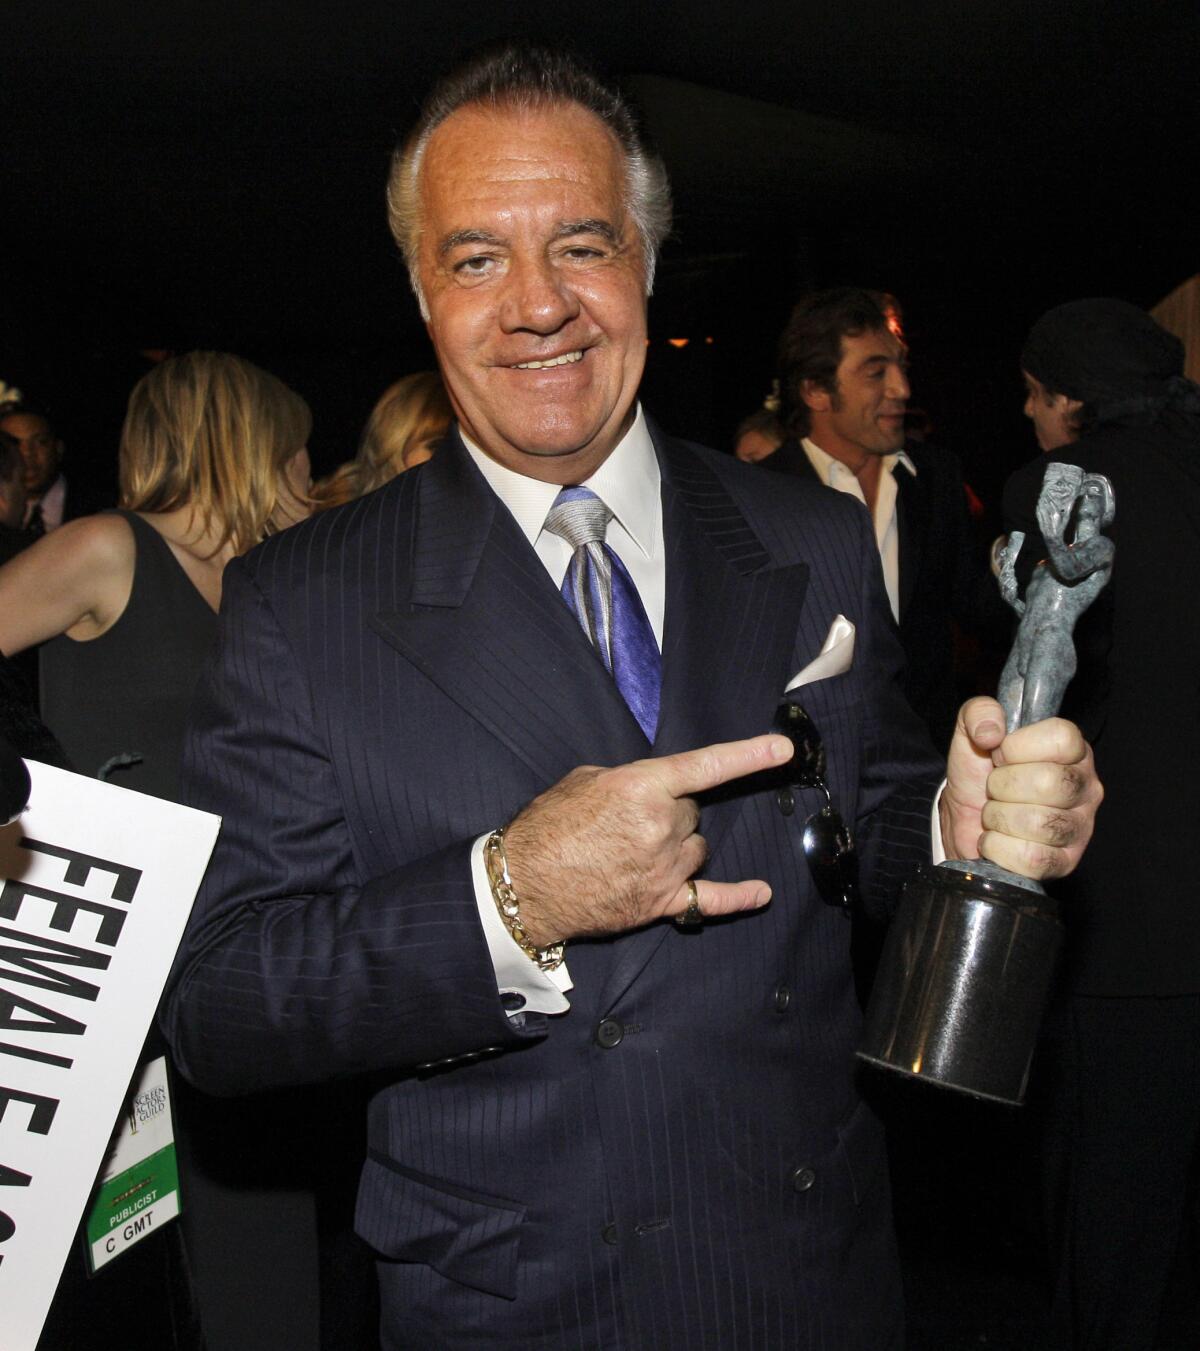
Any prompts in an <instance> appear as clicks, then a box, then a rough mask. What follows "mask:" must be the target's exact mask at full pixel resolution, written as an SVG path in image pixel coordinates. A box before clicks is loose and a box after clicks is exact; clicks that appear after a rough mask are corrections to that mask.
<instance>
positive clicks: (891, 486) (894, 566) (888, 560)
mask: <svg viewBox="0 0 1200 1351" xmlns="http://www.w3.org/2000/svg"><path fill="white" fill-rule="evenodd" d="M800 444H801V445H802V446H803V447H804V453H805V455H807V456H808V462H809V464H811V465H812V467H813V469H814V470H816V473H817V477H818V478H819V479H820V480H821V482H822V483H824V484H826V485H827V486H828V487H830V488H836V489H837V491H838V492H840V493H849V494H850V495H851V496H852V497H857V498H858V500H859V501H860V502H861V503H862V504H863V506H864V507H865V506H866V505H867V499H866V497H865V496H864V495H863V490H862V487H861V485H860V484H859V481H858V479H857V478H855V476H854V471H853V470H852V469H851V468H850V467H849V465H845V464H843V463H842V462H841V460H835V459H834V458H833V456H832V455H827V454H826V453H825V451H823V450H822V449H821V447H820V446H818V445H817V444H816V442H815V441H810V440H809V439H808V437H807V436H806V437H805V438H804V440H803V441H801V443H800ZM898 464H902V465H903V466H904V467H905V469H907V470H908V472H909V473H910V474H913V475H915V474H916V472H917V466H916V465H915V464H913V462H912V461H911V460H910V459H909V458H908V456H907V455H906V454H905V453H904V451H902V450H898V451H896V453H895V454H894V455H885V456H883V467H882V472H881V473H880V475H879V487H878V489H877V491H876V493H875V512H874V525H875V543H876V544H877V545H878V546H879V560H880V562H881V563H882V564H883V584H884V586H885V587H886V588H887V598H888V604H889V605H890V606H891V607H892V618H893V619H895V621H896V623H897V624H898V623H899V622H900V527H899V522H898V521H897V519H896V466H897V465H898Z"/></svg>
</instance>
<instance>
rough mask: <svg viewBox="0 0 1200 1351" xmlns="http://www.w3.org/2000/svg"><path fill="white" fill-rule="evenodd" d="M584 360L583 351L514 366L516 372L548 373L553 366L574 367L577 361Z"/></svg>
mask: <svg viewBox="0 0 1200 1351" xmlns="http://www.w3.org/2000/svg"><path fill="white" fill-rule="evenodd" d="M582 360H583V349H582V348H580V349H579V350H578V351H575V352H564V353H563V354H562V356H557V357H549V358H548V359H547V360H545V361H521V362H518V363H517V365H515V366H513V367H512V369H513V370H514V371H546V370H550V369H551V367H553V366H573V365H574V364H575V363H576V362H577V361H582Z"/></svg>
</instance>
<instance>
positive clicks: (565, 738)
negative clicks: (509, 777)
mask: <svg viewBox="0 0 1200 1351" xmlns="http://www.w3.org/2000/svg"><path fill="white" fill-rule="evenodd" d="M414 498H415V504H414V509H413V515H412V519H411V532H410V534H409V538H408V540H407V541H406V540H404V539H403V538H402V539H401V540H400V541H399V544H400V547H405V546H406V545H407V547H409V548H410V550H411V574H410V575H411V578H412V585H411V593H410V596H409V603H408V605H406V606H405V605H398V606H396V607H395V608H393V609H388V610H385V611H383V612H381V613H379V614H377V615H376V616H375V617H374V618H373V620H372V621H371V622H372V627H373V628H374V629H375V630H376V632H378V633H379V634H380V635H381V636H382V637H383V638H384V639H385V640H386V641H387V642H388V643H390V644H391V645H392V646H393V647H395V648H396V649H397V650H398V651H399V652H400V653H402V655H403V656H404V657H405V658H406V659H407V660H408V661H410V662H411V663H412V664H413V665H414V666H415V667H417V668H418V669H419V670H420V671H422V672H423V673H424V674H425V675H426V676H427V677H428V678H429V679H430V680H431V681H433V682H434V684H436V685H437V686H438V688H439V689H441V690H442V692H443V693H444V694H445V695H447V697H448V698H450V699H452V700H454V702H455V703H457V704H458V705H459V706H460V707H461V708H463V709H464V710H465V711H466V712H467V713H468V714H470V716H471V717H473V718H475V719H476V720H477V721H478V722H479V723H480V724H481V725H483V726H484V727H486V728H487V729H488V730H489V731H490V732H491V733H492V734H493V735H494V736H495V737H496V738H497V739H498V740H499V741H501V742H502V743H503V744H504V745H505V746H506V747H507V748H508V749H509V750H510V751H511V752H512V754H513V755H515V756H517V757H518V758H519V759H521V760H522V761H524V762H525V764H527V765H528V766H529V767H530V769H531V770H532V771H533V772H534V774H535V775H537V777H538V778H539V779H540V780H541V781H542V782H544V783H546V784H547V785H549V784H551V783H554V782H557V780H558V779H560V778H562V777H563V775H565V774H566V773H568V772H569V771H570V770H571V769H573V768H575V766H577V765H580V764H598V765H613V764H621V763H623V762H625V761H628V760H631V759H637V758H638V757H639V756H644V755H646V754H647V753H648V751H649V747H648V744H647V742H646V739H645V737H644V736H643V735H642V732H641V729H640V728H639V727H638V724H637V722H636V720H635V719H634V717H633V715H632V714H631V713H630V712H629V709H628V708H627V707H626V705H625V701H624V700H623V699H622V698H621V696H620V693H619V692H618V691H617V688H616V686H615V685H614V684H613V682H612V680H611V679H610V677H609V676H608V673H607V672H606V671H605V669H604V667H603V665H602V663H601V662H600V660H599V658H598V657H597V655H596V653H595V652H594V650H593V649H592V647H591V645H590V644H589V643H588V641H587V639H586V637H585V636H584V634H583V631H582V629H581V628H580V626H579V623H578V621H577V620H576V619H575V617H574V616H573V615H572V614H571V612H570V611H569V610H568V609H567V607H566V605H565V604H564V603H563V600H562V597H561V596H560V595H559V594H558V592H557V590H556V589H555V587H554V584H553V583H552V582H551V580H550V578H549V576H548V575H547V573H546V569H545V568H544V567H543V565H542V563H541V561H540V560H539V559H538V557H537V555H536V554H535V553H534V551H533V549H532V547H531V546H530V544H529V542H528V540H527V539H526V538H525V536H524V535H523V534H522V533H521V530H520V528H519V527H518V526H517V524H516V522H515V521H514V520H513V518H512V515H511V514H510V513H509V511H508V510H507V508H505V507H504V506H503V504H502V503H501V502H500V501H499V500H498V499H497V497H496V496H495V494H494V493H493V492H492V491H491V489H490V488H489V487H488V485H487V483H486V482H485V481H484V479H483V477H482V475H481V474H480V473H479V471H478V470H477V469H476V468H475V466H474V464H473V463H472V462H471V460H470V457H469V456H468V455H467V453H466V450H465V448H464V447H463V446H462V444H461V442H460V441H459V439H458V437H457V436H454V437H452V438H451V439H450V441H448V442H447V443H446V445H445V447H444V449H443V450H441V451H440V452H439V453H438V454H437V455H436V456H434V458H433V459H432V460H431V461H430V462H429V464H428V466H427V467H426V468H425V469H424V470H423V471H422V478H421V481H420V483H419V486H418V489H417V491H416V493H415V494H414Z"/></svg>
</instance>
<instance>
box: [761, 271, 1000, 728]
mask: <svg viewBox="0 0 1200 1351" xmlns="http://www.w3.org/2000/svg"><path fill="white" fill-rule="evenodd" d="M779 386H780V401H781V407H780V417H781V420H782V422H783V425H784V428H785V430H786V433H787V439H786V440H785V441H784V443H783V445H782V446H780V448H779V450H778V451H776V452H775V454H774V455H771V456H770V457H769V458H768V459H766V460H765V461H764V463H765V464H766V465H767V466H768V467H769V468H772V469H775V470H779V471H781V472H784V473H790V474H795V475H798V476H800V477H802V478H816V479H819V480H820V482H822V483H824V484H826V485H827V486H828V487H831V488H835V489H837V490H838V491H840V492H844V493H849V494H850V495H851V496H853V497H856V498H858V500H859V501H860V502H862V503H863V504H864V506H865V507H866V508H867V510H868V512H869V513H870V515H871V519H872V524H873V527H874V532H875V542H876V544H877V545H878V548H879V557H880V562H881V563H882V566H883V578H884V585H885V587H886V589H887V596H888V603H889V605H890V607H891V611H892V617H893V618H894V619H895V620H896V623H897V625H898V627H899V631H900V642H901V645H902V646H903V648H904V655H905V660H906V671H905V673H904V676H903V677H902V688H903V689H904V693H905V697H906V698H907V699H908V701H909V703H911V704H912V706H913V707H914V708H915V709H916V710H917V712H918V713H919V714H921V716H922V717H923V718H924V720H925V722H926V725H927V726H928V728H929V731H930V735H931V736H932V737H933V740H934V743H935V744H936V745H937V746H938V748H939V749H940V750H945V748H946V746H947V745H948V744H949V741H950V734H951V732H952V731H953V728H954V719H955V715H956V713H957V710H958V705H959V703H960V702H961V697H960V695H961V691H960V689H959V683H960V682H959V681H957V680H956V672H955V631H954V625H955V624H956V623H957V624H958V625H959V626H961V627H962V628H964V629H966V630H968V631H969V632H971V633H972V634H973V635H975V636H978V637H980V638H983V639H987V640H993V639H997V638H999V639H1000V640H1001V641H1002V639H1003V636H1004V635H1005V634H1006V633H1007V631H1008V616H1007V615H1006V614H1005V612H1004V606H1003V605H1002V603H1001V601H1000V597H999V591H998V589H997V587H996V584H995V582H994V580H993V579H992V577H991V576H990V574H989V572H988V569H987V559H986V552H985V549H984V547H983V545H982V542H981V541H980V540H979V539H977V538H976V534H975V531H974V529H973V527H972V523H971V519H970V514H969V511H968V507H967V496H966V491H965V487H964V484H963V477H962V467H961V465H960V464H959V462H958V459H957V458H956V457H955V456H954V455H952V454H950V453H949V452H948V451H946V450H943V449H941V448H940V447H937V446H933V445H923V444H916V443H913V444H909V445H906V444H905V431H904V428H905V412H906V410H907V405H908V399H909V394H910V390H909V382H908V348H907V346H906V345H905V342H904V337H903V332H902V327H901V316H900V309H899V306H898V304H897V303H896V301H895V299H894V298H893V297H892V296H890V295H887V294H886V293H884V292H881V291H869V290H864V289H862V288H858V287H838V288H834V289H830V290H826V291H820V292H816V293H814V294H812V295H809V296H806V297H804V298H803V299H802V300H801V301H800V302H799V303H798V304H797V305H796V307H795V309H794V310H793V312H792V315H791V318H790V319H789V321H788V325H787V327H786V328H785V329H784V332H783V335H782V337H781V338H780V342H779ZM976 688H978V686H977V685H976V684H975V683H974V682H971V683H970V684H969V686H968V692H974V690H975V689H976Z"/></svg>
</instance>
